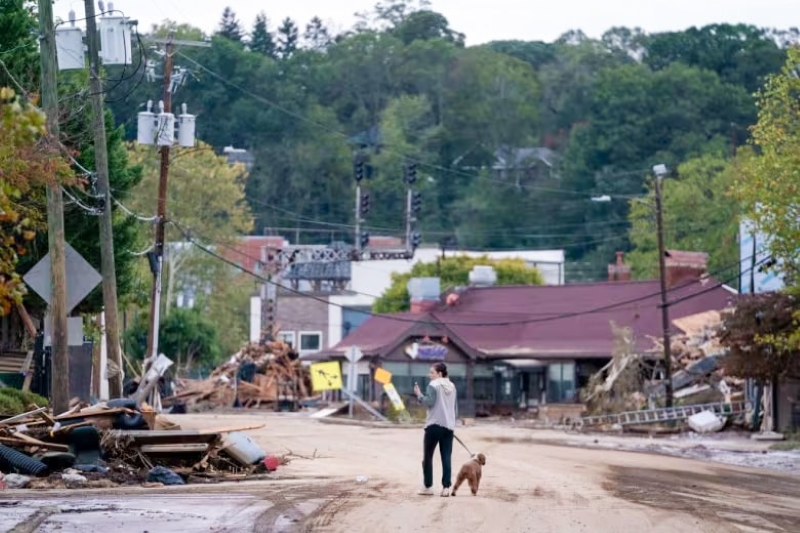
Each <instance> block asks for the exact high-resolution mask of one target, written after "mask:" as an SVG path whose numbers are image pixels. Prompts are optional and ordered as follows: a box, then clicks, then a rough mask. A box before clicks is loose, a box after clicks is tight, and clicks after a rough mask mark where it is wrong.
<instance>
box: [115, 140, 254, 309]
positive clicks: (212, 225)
mask: <svg viewBox="0 0 800 533" xmlns="http://www.w3.org/2000/svg"><path fill="white" fill-rule="evenodd" d="M173 153H174V156H173V159H172V162H171V163H170V180H169V182H168V187H167V213H169V218H170V220H172V221H174V222H175V223H176V224H177V225H178V226H177V227H176V226H175V225H169V226H168V227H167V238H166V240H167V243H169V244H168V246H169V253H167V254H165V255H166V257H165V273H164V288H165V296H164V305H165V312H164V315H165V316H166V315H169V313H170V310H171V308H172V305H173V304H174V299H175V297H176V296H175V293H176V292H177V290H179V289H181V288H186V287H187V286H188V284H191V285H192V286H193V287H195V288H197V289H199V288H203V287H205V286H207V284H208V283H209V282H210V280H211V279H213V278H214V277H216V276H220V275H224V272H226V271H225V270H224V267H223V264H222V263H220V262H218V261H217V260H215V259H213V258H211V257H209V256H207V255H204V254H202V253H201V252H198V251H197V250H196V249H195V248H193V247H192V246H189V245H188V244H186V242H185V241H186V237H185V235H184V233H183V231H184V230H186V231H190V232H192V234H193V235H194V237H195V238H197V239H199V240H201V241H203V242H204V243H205V244H207V245H211V246H214V245H215V244H219V245H225V244H229V243H231V242H232V241H233V239H235V238H238V237H239V236H241V235H247V234H248V233H249V232H250V230H251V229H252V214H251V212H250V209H249V207H248V206H247V204H246V203H245V201H244V186H245V184H244V181H245V176H246V173H245V169H244V167H243V165H241V164H236V165H230V164H229V163H228V161H227V159H226V158H224V157H222V156H218V155H216V154H215V153H214V151H213V150H212V149H211V148H210V147H209V146H208V145H206V144H204V143H202V142H198V144H197V146H196V147H195V148H177V149H174V150H173ZM128 154H129V158H130V160H131V161H133V162H135V163H136V164H138V165H141V166H142V180H141V182H140V183H139V184H138V185H137V186H136V187H135V188H134V189H133V190H132V194H131V199H130V207H131V209H132V210H134V211H135V212H138V213H152V212H154V211H155V209H156V202H155V199H154V192H155V191H157V190H158V180H159V165H160V158H159V153H158V152H157V151H156V150H154V149H153V148H152V147H150V146H140V145H135V146H131V147H130V148H129V152H128ZM179 228H183V229H179ZM151 238H152V235H151V233H150V232H149V231H148V232H145V233H144V234H143V235H142V241H143V243H144V242H148V241H149V240H150V239H151ZM142 266H143V267H144V264H143V265H142ZM221 269H222V270H221Z"/></svg>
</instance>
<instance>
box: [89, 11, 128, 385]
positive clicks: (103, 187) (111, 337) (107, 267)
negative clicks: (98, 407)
mask: <svg viewBox="0 0 800 533" xmlns="http://www.w3.org/2000/svg"><path fill="white" fill-rule="evenodd" d="M84 7H85V9H86V40H87V41H88V45H89V88H90V90H91V93H92V129H93V130H94V163H95V171H96V172H97V186H98V190H99V192H100V195H101V196H102V199H103V212H102V214H101V216H100V271H101V272H102V274H103V311H104V315H105V316H104V318H105V321H104V322H105V333H106V352H107V353H108V360H109V361H112V362H113V364H114V365H115V366H116V369H115V371H113V372H109V376H108V393H109V396H110V397H111V398H120V397H121V396H122V354H121V351H120V341H119V327H118V318H117V271H116V266H115V264H114V235H113V230H112V226H111V220H112V214H113V210H112V208H111V206H112V203H111V186H110V183H109V177H108V149H107V146H106V121H105V106H104V105H103V86H102V83H101V81H100V51H99V48H100V46H99V42H98V41H99V34H98V33H97V21H96V20H95V11H94V2H93V0H84Z"/></svg>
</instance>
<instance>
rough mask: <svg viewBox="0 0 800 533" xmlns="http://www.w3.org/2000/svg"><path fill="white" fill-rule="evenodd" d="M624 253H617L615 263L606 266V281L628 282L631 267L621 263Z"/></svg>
mask: <svg viewBox="0 0 800 533" xmlns="http://www.w3.org/2000/svg"><path fill="white" fill-rule="evenodd" d="M624 257H625V252H617V262H616V263H613V264H610V265H608V281H630V280H631V267H630V265H626V264H625V262H624V261H623V258H624Z"/></svg>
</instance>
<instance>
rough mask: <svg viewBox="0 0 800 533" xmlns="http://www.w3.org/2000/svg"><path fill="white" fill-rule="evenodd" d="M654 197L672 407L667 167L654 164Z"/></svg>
mask: <svg viewBox="0 0 800 533" xmlns="http://www.w3.org/2000/svg"><path fill="white" fill-rule="evenodd" d="M653 172H654V173H655V197H656V225H657V228H656V232H657V233H658V270H659V278H660V281H661V327H662V330H663V342H664V379H665V380H666V385H665V387H666V407H672V348H671V346H670V342H671V341H670V335H669V308H668V307H667V268H666V257H665V252H666V250H664V217H663V209H662V205H661V179H662V178H663V177H664V176H666V174H667V167H666V166H664V165H656V166H655V167H653Z"/></svg>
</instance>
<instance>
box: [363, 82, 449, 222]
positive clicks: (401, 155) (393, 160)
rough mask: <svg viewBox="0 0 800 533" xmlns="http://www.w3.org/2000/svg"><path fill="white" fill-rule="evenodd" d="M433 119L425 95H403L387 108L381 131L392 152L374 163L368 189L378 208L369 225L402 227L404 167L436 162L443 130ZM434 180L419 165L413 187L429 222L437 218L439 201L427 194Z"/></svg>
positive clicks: (425, 169)
mask: <svg viewBox="0 0 800 533" xmlns="http://www.w3.org/2000/svg"><path fill="white" fill-rule="evenodd" d="M434 120H435V117H434V115H433V114H432V113H431V105H430V102H428V99H427V98H426V97H425V96H401V97H399V98H397V99H395V100H392V101H391V102H389V105H387V106H386V109H385V110H384V112H383V116H382V117H381V127H380V131H381V140H382V142H383V143H384V144H385V145H387V146H390V147H391V151H389V150H383V151H381V152H380V153H379V154H376V155H375V157H374V158H373V160H372V163H373V165H374V167H375V168H376V170H377V177H376V179H373V180H371V181H370V182H369V183H368V184H366V186H365V187H366V188H367V190H369V192H370V194H371V195H372V198H371V201H372V204H373V205H374V206H375V210H374V214H371V215H370V216H369V224H370V225H374V226H377V227H384V228H386V227H390V228H391V227H393V228H400V227H401V226H402V221H403V217H404V214H405V208H406V187H407V186H406V184H405V182H404V180H403V176H404V167H405V165H406V164H407V163H409V162H411V161H414V162H420V161H422V162H426V161H427V162H429V163H430V162H432V161H434V160H435V157H436V156H435V153H436V148H437V147H436V143H437V141H438V136H439V135H440V132H441V129H440V128H439V127H438V126H436V125H435V123H434ZM432 181H433V178H432V177H431V176H430V174H429V173H428V169H427V168H424V167H422V166H420V167H419V168H418V172H417V182H416V183H415V184H414V185H413V188H414V189H415V190H417V191H420V192H422V193H423V210H422V217H424V219H426V220H430V219H433V218H434V217H435V216H436V213H435V210H434V206H435V205H436V199H435V197H432V195H428V194H426V193H427V192H428V191H433V190H434V187H433V186H432ZM431 211H434V212H431Z"/></svg>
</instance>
